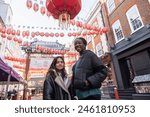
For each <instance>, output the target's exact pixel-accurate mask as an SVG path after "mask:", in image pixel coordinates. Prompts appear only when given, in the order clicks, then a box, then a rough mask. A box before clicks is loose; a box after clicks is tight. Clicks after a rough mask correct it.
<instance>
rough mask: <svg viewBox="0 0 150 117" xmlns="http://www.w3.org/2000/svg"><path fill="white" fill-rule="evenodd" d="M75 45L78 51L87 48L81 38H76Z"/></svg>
mask: <svg viewBox="0 0 150 117" xmlns="http://www.w3.org/2000/svg"><path fill="white" fill-rule="evenodd" d="M74 47H75V49H76V51H78V52H82V51H83V50H85V48H86V46H85V44H84V43H83V41H82V40H81V39H76V40H75V41H74Z"/></svg>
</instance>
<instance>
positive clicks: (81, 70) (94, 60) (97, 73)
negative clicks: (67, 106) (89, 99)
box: [73, 50, 107, 90]
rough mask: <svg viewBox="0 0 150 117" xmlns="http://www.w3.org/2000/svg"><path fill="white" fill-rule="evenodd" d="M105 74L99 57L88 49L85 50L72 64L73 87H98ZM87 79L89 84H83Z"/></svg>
mask: <svg viewBox="0 0 150 117" xmlns="http://www.w3.org/2000/svg"><path fill="white" fill-rule="evenodd" d="M106 76H107V69H106V67H105V66H104V65H103V64H102V63H101V61H100V59H99V58H98V57H97V56H96V55H95V54H94V53H93V52H92V51H90V50H85V51H83V53H82V54H81V56H80V58H79V60H78V61H77V62H76V64H75V65H74V66H73V88H74V89H79V90H89V89H94V88H100V87H101V83H102V82H103V81H104V80H105V78H106ZM85 80H87V81H88V82H89V83H90V85H89V86H88V87H87V86H86V85H85V82H84V81H85Z"/></svg>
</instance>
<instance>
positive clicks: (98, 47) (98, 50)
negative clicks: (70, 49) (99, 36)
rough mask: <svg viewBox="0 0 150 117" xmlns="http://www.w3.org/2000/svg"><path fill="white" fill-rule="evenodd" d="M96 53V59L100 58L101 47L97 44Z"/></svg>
mask: <svg viewBox="0 0 150 117" xmlns="http://www.w3.org/2000/svg"><path fill="white" fill-rule="evenodd" d="M96 52H97V56H98V57H100V56H101V55H102V47H101V45H100V43H98V44H97V45H96Z"/></svg>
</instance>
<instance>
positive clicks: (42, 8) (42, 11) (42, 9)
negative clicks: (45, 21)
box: [40, 7, 46, 15]
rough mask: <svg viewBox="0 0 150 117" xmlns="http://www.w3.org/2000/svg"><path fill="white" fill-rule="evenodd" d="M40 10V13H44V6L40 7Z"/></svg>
mask: <svg viewBox="0 0 150 117" xmlns="http://www.w3.org/2000/svg"><path fill="white" fill-rule="evenodd" d="M40 12H41V14H42V15H44V14H45V12H46V10H45V7H41V9H40Z"/></svg>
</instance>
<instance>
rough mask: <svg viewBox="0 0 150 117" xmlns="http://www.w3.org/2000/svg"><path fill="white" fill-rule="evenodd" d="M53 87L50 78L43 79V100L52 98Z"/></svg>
mask: <svg viewBox="0 0 150 117" xmlns="http://www.w3.org/2000/svg"><path fill="white" fill-rule="evenodd" d="M52 93H53V88H52V86H51V83H50V80H49V79H46V80H45V81H44V87H43V100H52Z"/></svg>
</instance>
